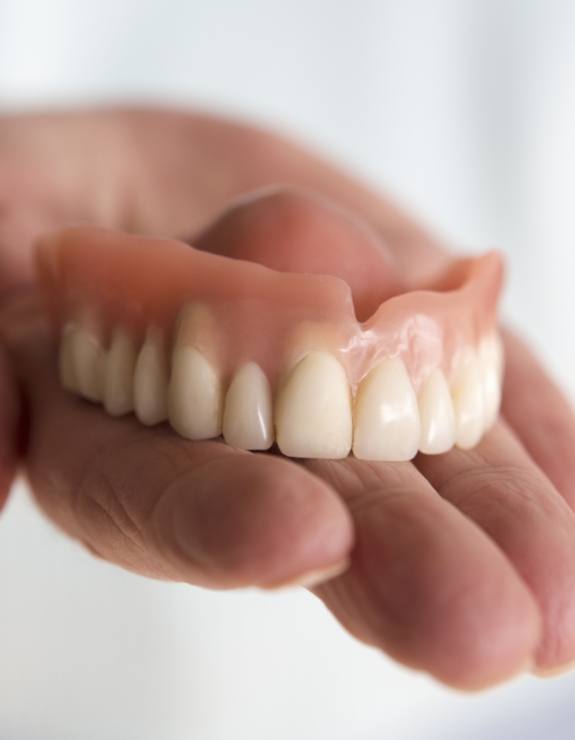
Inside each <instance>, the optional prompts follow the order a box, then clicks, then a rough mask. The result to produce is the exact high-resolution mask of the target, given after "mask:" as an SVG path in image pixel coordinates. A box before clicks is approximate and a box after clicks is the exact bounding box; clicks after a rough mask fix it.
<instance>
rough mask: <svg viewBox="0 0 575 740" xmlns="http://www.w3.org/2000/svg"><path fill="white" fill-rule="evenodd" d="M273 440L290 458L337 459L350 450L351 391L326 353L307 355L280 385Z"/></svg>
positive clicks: (336, 362)
mask: <svg viewBox="0 0 575 740" xmlns="http://www.w3.org/2000/svg"><path fill="white" fill-rule="evenodd" d="M276 437H277V443H278V446H279V448H280V450H281V451H282V452H283V453H284V455H289V456H290V457H315V458H328V459H329V458H331V459H338V458H343V457H347V455H348V454H349V451H350V448H351V439H352V418H351V391H350V387H349V383H348V381H347V377H346V374H345V371H344V369H343V367H342V366H341V365H340V363H339V362H338V361H337V360H336V358H335V357H333V355H330V354H329V353H327V352H316V351H312V352H309V353H308V354H307V355H306V356H305V357H304V358H303V359H302V360H300V362H299V363H298V364H297V365H296V366H295V367H294V368H293V370H292V371H291V372H290V374H289V376H288V377H287V379H286V380H285V382H284V383H283V385H282V387H281V389H280V392H279V394H278V398H277V402H276Z"/></svg>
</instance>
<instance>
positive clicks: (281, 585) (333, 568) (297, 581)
mask: <svg viewBox="0 0 575 740" xmlns="http://www.w3.org/2000/svg"><path fill="white" fill-rule="evenodd" d="M349 564H350V560H349V558H345V560H340V562H339V563H337V564H336V565H330V566H329V567H328V568H319V569H317V570H308V571H307V573H303V574H302V575H300V576H297V577H296V578H293V579H290V580H287V581H278V582H276V583H266V584H264V585H263V586H261V588H263V589H265V590H266V591H279V590H282V589H287V588H294V587H297V586H300V587H302V588H313V587H314V586H319V585H320V584H321V583H326V582H327V581H331V580H332V578H336V577H337V576H340V575H341V574H342V573H345V571H346V570H347V569H348V568H349Z"/></svg>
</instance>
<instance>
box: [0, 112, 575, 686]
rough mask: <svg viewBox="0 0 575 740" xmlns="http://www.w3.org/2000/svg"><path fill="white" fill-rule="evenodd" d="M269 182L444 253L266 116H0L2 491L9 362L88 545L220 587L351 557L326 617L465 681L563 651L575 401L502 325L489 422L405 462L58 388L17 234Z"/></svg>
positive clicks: (306, 229) (33, 446) (169, 227)
mask: <svg viewBox="0 0 575 740" xmlns="http://www.w3.org/2000/svg"><path fill="white" fill-rule="evenodd" d="M278 182H279V183H284V184H285V185H286V188H287V186H289V187H290V188H294V187H305V188H312V189H315V190H317V191H319V192H322V193H323V194H325V195H326V196H328V197H330V198H332V199H333V200H335V201H337V202H339V203H342V204H344V205H345V206H346V207H347V208H349V209H350V210H352V211H354V212H355V213H356V214H357V215H358V216H359V217H361V218H363V219H364V220H365V221H366V222H367V223H368V224H369V225H370V226H371V227H372V228H373V229H375V230H376V231H377V232H378V234H379V235H380V236H381V238H382V240H383V241H384V242H385V243H386V244H387V246H388V247H389V248H390V249H391V250H392V251H393V254H394V257H395V260H396V262H397V265H398V269H399V270H400V272H401V273H402V274H404V275H405V276H407V277H408V278H409V279H410V280H411V279H415V278H418V277H420V276H422V275H424V274H425V273H426V272H429V271H431V270H433V269H434V268H435V267H436V266H437V265H438V264H439V262H440V261H441V260H442V259H444V256H443V252H442V249H441V247H440V246H439V245H437V244H436V243H435V242H434V241H433V240H432V239H431V238H430V237H429V236H428V235H427V234H425V233H424V232H423V231H422V230H421V229H420V228H419V227H418V226H416V225H415V224H414V223H413V222H412V221H410V220H409V218H407V217H406V216H405V215H404V214H402V213H401V212H400V211H398V210H397V209H396V208H395V207H394V206H393V205H392V204H390V203H389V202H388V201H387V200H385V199H383V198H381V197H380V196H378V195H376V194H374V193H372V192H370V191H368V190H367V189H366V188H365V187H363V186H362V185H360V184H359V183H357V182H355V181H353V180H352V179H351V178H349V177H347V176H345V175H344V174H342V173H341V172H339V171H337V170H336V169H334V168H332V167H330V166H329V165H328V164H326V163H324V162H322V161H320V160H317V159H315V158H314V157H313V156H311V155H310V154H308V153H306V152H305V151H303V150H301V149H298V148H297V147H295V146H293V145H292V144H290V143H288V142H286V141H284V140H282V139H279V138H276V137H274V136H271V135H269V134H266V133H264V132H261V131H257V130H254V129H251V128H248V127H243V126H239V125H235V124H232V123H227V122H224V121H221V120H217V119H210V118H207V117H202V116H192V115H184V114H176V113H170V112H158V111H109V112H105V111H103V112H94V113H81V114H69V115H53V116H30V117H18V118H7V119H3V120H0V284H1V285H2V287H3V288H5V292H4V296H5V298H4V300H3V310H2V317H1V321H0V327H1V328H2V330H3V334H4V337H5V345H6V347H7V350H8V353H9V355H10V359H11V364H12V368H13V369H12V370H10V369H9V368H8V367H7V366H6V368H4V365H7V363H5V362H4V364H2V362H0V403H2V404H3V405H2V406H0V408H1V409H2V413H3V415H2V419H1V420H0V423H2V424H3V427H2V430H1V431H0V466H1V467H0V488H1V487H2V486H1V484H2V481H3V480H6V481H7V480H8V476H9V472H10V469H11V465H12V461H13V458H14V443H13V440H14V439H15V424H14V417H15V413H16V412H15V403H14V399H15V397H16V392H15V384H14V383H13V382H12V381H11V379H10V374H9V373H15V375H16V376H17V378H18V381H19V383H20V384H21V386H22V388H23V389H24V393H23V399H24V405H26V406H27V413H26V414H25V417H26V418H27V419H28V420H29V421H28V429H27V436H28V441H27V445H26V450H25V454H26V460H25V463H26V466H27V470H28V474H29V477H30V480H31V483H32V488H33V491H34V494H35V496H36V498H37V500H38V502H39V504H40V505H41V507H42V508H43V510H44V511H45V512H46V513H47V514H48V515H49V516H50V517H51V518H52V519H53V520H55V521H56V522H57V523H58V524H59V525H60V526H62V527H63V528H64V529H65V530H66V531H67V532H69V533H70V534H71V535H72V536H74V537H76V538H78V539H79V540H81V541H82V542H83V543H84V544H85V545H86V546H88V547H89V548H90V549H91V550H92V551H93V552H95V553H96V554H98V555H99V556H101V557H103V558H106V559H108V560H110V561H112V562H115V563H118V564H120V565H122V566H124V567H127V568H130V569H132V570H134V571H136V572H139V573H143V574H147V575H152V576H155V577H160V578H170V579H177V580H182V581H187V582H190V583H196V584H200V585H207V586H210V587H215V588H223V587H225V588H229V587H237V586H244V585H259V586H263V587H271V586H274V585H277V584H281V583H285V582H289V581H298V580H305V579H307V578H309V577H310V573H315V572H316V571H324V570H326V569H328V570H329V569H330V568H332V567H333V566H337V565H338V564H340V563H341V562H342V561H345V560H347V559H349V560H350V564H349V567H348V568H347V570H346V571H345V572H344V573H343V574H341V575H339V576H337V577H335V578H333V579H331V580H329V581H327V582H326V583H324V584H323V585H319V586H316V587H315V588H314V592H315V593H316V594H317V595H318V596H319V597H320V598H322V599H323V600H324V602H325V603H326V604H327V606H328V607H329V608H330V609H331V610H332V611H333V613H334V614H335V615H336V616H337V618H338V619H339V620H340V621H341V622H342V624H344V625H345V627H346V628H347V629H348V630H349V631H350V632H352V633H353V634H354V635H356V636H357V637H358V638H359V639H361V640H363V641H365V642H368V643H370V644H373V645H376V646H378V647H381V648H382V649H383V650H385V651H386V652H387V653H389V654H390V655H392V656H393V657H395V658H396V659H398V660H400V661H402V662H403V663H405V664H407V665H410V666H413V667H415V668H418V669H421V670H424V671H428V672H429V673H431V674H432V675H434V676H436V677H437V678H439V679H440V680H442V681H444V682H446V683H449V684H452V685H455V686H459V687H462V688H465V687H468V688H473V687H480V686H484V685H489V684H491V683H494V682H496V681H498V680H501V679H503V678H505V677H507V676H509V675H511V674H513V673H514V672H517V671H518V670H521V669H522V668H526V667H528V666H532V667H534V668H536V669H539V670H544V671H545V670H550V669H553V668H556V667H559V666H562V665H564V664H566V663H568V662H570V661H572V660H574V659H575V517H574V515H573V511H572V507H573V505H574V503H575V461H573V459H572V455H571V454H570V452H571V450H572V449H573V448H574V446H575V418H574V417H573V415H572V413H571V411H570V410H569V408H568V406H567V404H566V402H565V400H564V399H563V397H562V396H561V394H560V392H559V391H558V390H557V389H556V387H555V386H554V385H553V383H552V382H551V381H550V380H549V379H548V378H547V377H546V375H545V374H544V372H543V371H542V370H541V369H540V367H539V366H538V364H537V362H536V360H535V359H534V358H533V357H532V356H531V354H530V353H529V351H528V350H527V349H526V348H525V347H524V346H523V345H522V344H521V342H519V340H517V339H515V338H514V337H511V336H508V337H507V338H506V345H507V371H506V384H505V394H504V404H503V411H504V417H505V420H501V421H499V422H498V423H497V425H496V426H495V427H494V428H493V430H492V431H491V432H490V433H489V434H488V435H487V437H486V438H485V440H484V441H483V442H482V443H481V445H480V446H479V447H478V448H476V449H474V450H472V451H465V452H464V451H461V450H453V451H452V452H450V453H448V454H446V455H441V456H438V457H428V456H422V455H420V456H419V457H417V458H416V459H415V460H414V462H413V463H393V464H388V463H387V464H386V463H374V462H362V461H358V460H355V459H353V458H348V459H346V460H341V461H308V462H305V463H304V464H303V465H302V464H298V463H296V462H293V461H290V460H287V459H284V458H282V457H279V456H276V455H264V454H250V453H246V452H240V451H237V450H233V449H232V448H229V447H227V446H226V445H224V444H223V443H221V442H219V441H210V442H189V441H186V440H183V439H180V438H178V437H177V436H176V435H174V434H173V433H171V432H170V431H169V430H167V429H165V428H155V429H144V428H142V427H141V426H139V425H138V424H137V423H136V422H135V421H134V420H132V419H122V420H110V419H109V418H107V417H106V416H105V414H103V413H102V412H101V411H100V410H99V409H98V408H96V407H94V406H91V405H90V404H87V403H84V402H81V401H79V400H76V399H74V398H72V397H70V396H68V395H67V394H65V393H63V392H62V391H61V390H60V388H59V385H58V383H57V381H56V378H55V372H54V368H55V362H54V358H53V353H54V347H53V346H52V344H51V341H50V338H49V335H48V333H47V331H46V327H45V325H44V323H43V320H42V318H41V316H40V315H39V313H38V312H37V311H36V310H35V297H34V295H33V290H32V291H31V290H30V289H29V287H26V286H27V284H28V283H29V281H30V276H31V274H32V273H31V269H32V268H31V251H30V247H29V243H30V238H31V237H32V236H34V235H35V234H37V233H40V232H42V231H43V230H45V229H47V228H52V227H55V226H59V225H62V224H64V223H68V222H70V221H78V220H82V221H89V222H91V223H97V224H101V225H109V226H115V227H118V228H124V229H127V230H131V231H135V232H138V233H156V234H158V233H160V234H166V235H177V236H182V235H188V236H191V235H194V234H198V233H200V232H201V231H202V230H203V229H204V228H205V226H206V225H207V224H208V223H209V222H210V221H212V220H213V219H214V218H215V217H216V216H217V215H218V214H219V212H220V211H221V210H222V209H224V208H225V206H226V203H227V202H228V200H229V199H230V198H231V197H235V196H237V195H238V194H241V193H243V192H246V191H249V190H251V189H253V188H256V187H260V186H263V185H269V184H270V183H278ZM291 192H293V191H291V190H286V192H285V194H284V195H283V196H282V193H281V191H279V195H278V197H279V199H280V202H282V201H281V199H282V197H283V198H284V199H285V203H286V204H288V206H289V204H290V197H291V196H290V193H291ZM292 205H293V204H292ZM285 218H286V219H289V220H290V221H291V225H290V230H291V231H290V233H291V235H292V238H294V239H298V238H301V239H303V240H307V241H310V232H313V229H314V223H313V220H312V219H310V218H309V217H308V216H307V215H306V214H305V213H300V212H298V209H297V208H293V207H291V206H290V207H287V208H286V213H285ZM244 238H249V229H248V230H247V232H246V233H245V234H244ZM205 247H206V248H209V244H207V245H205ZM1 359H2V356H0V360H1ZM3 460H6V462H5V463H4V464H3V465H2V461H3ZM4 488H6V485H4Z"/></svg>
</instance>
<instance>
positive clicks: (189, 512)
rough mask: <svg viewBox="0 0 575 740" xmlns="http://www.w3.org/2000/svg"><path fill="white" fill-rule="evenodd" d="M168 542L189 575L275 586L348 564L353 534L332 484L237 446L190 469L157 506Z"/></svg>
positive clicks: (218, 583) (230, 584) (222, 583)
mask: <svg viewBox="0 0 575 740" xmlns="http://www.w3.org/2000/svg"><path fill="white" fill-rule="evenodd" d="M155 529H156V532H158V533H159V535H160V538H161V540H162V543H163V544H162V547H163V549H164V551H165V552H166V554H167V556H168V557H170V558H171V559H172V561H174V560H175V561H176V562H177V566H178V567H179V569H180V571H181V572H182V574H183V576H184V579H185V580H190V581H191V582H195V583H200V584H201V585H206V586H210V587H215V588H235V587H241V586H253V585H256V586H261V587H268V588H269V587H272V588H273V587H275V586H278V585H280V584H286V583H290V582H294V581H299V580H301V579H303V578H306V577H307V576H308V575H309V574H310V573H317V572H320V573H321V572H322V571H323V572H326V573H327V572H329V571H330V570H332V569H334V568H339V567H342V563H343V562H344V561H345V559H346V558H347V557H348V555H349V552H350V550H351V546H352V542H353V529H352V524H351V519H350V517H349V514H348V512H347V510H346V508H345V507H344V505H343V504H342V502H341V501H340V500H339V498H338V497H337V496H336V494H335V493H334V492H333V491H332V490H331V488H330V487H329V486H328V485H327V484H326V483H324V482H323V481H321V480H319V479H318V478H316V477H315V476H313V475H312V474H311V473H309V472H308V471H306V470H305V469H303V468H301V467H299V466H298V465H296V464H294V463H291V462H288V461H286V460H282V459H281V458H274V457H270V456H264V455H253V454H240V453H238V454H231V455H226V456H224V457H221V458H217V459H213V460H211V461H210V462H208V463H206V464H203V465H201V466H200V467H199V468H198V469H197V470H195V471H191V472H190V473H188V474H186V475H185V476H183V477H182V478H180V479H179V480H178V481H176V482H175V483H174V484H172V485H171V486H170V489H169V490H168V491H167V492H166V494H165V495H164V496H163V499H162V502H161V504H160V505H159V506H158V507H157V509H156V513H155Z"/></svg>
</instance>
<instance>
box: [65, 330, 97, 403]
mask: <svg viewBox="0 0 575 740" xmlns="http://www.w3.org/2000/svg"><path fill="white" fill-rule="evenodd" d="M70 355H71V360H72V368H73V370H72V372H71V377H73V378H74V380H75V386H76V387H75V390H76V392H77V393H79V394H80V395H81V396H83V397H84V398H87V399H88V400H89V401H100V400H101V399H102V386H103V371H104V349H103V347H102V342H101V341H100V337H99V336H98V335H97V334H96V332H95V331H94V330H93V329H92V328H88V326H84V325H82V324H76V325H74V329H73V331H72V332H71V335H70Z"/></svg>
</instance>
